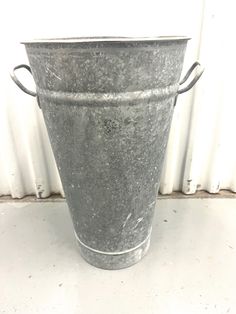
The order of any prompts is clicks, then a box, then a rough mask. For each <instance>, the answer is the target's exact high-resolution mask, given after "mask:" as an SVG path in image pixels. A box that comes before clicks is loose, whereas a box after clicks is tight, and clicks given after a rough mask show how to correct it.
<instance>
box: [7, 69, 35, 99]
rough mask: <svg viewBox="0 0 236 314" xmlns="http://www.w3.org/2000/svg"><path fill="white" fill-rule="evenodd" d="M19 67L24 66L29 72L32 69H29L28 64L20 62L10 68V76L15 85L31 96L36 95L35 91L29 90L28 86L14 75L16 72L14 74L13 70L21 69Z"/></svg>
mask: <svg viewBox="0 0 236 314" xmlns="http://www.w3.org/2000/svg"><path fill="white" fill-rule="evenodd" d="M21 68H25V69H26V70H28V71H29V72H30V73H31V74H32V71H31V68H30V66H29V65H27V64H20V65H17V66H16V67H14V69H13V70H12V73H10V75H11V78H12V80H13V81H14V82H15V83H16V85H17V86H18V87H19V88H20V89H21V90H23V92H25V93H26V94H29V95H31V96H33V97H36V96H37V93H36V92H33V91H31V90H29V89H28V88H26V87H25V86H24V85H23V84H22V83H21V82H20V81H19V80H18V78H17V77H16V74H15V71H16V70H18V69H21Z"/></svg>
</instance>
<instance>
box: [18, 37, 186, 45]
mask: <svg viewBox="0 0 236 314" xmlns="http://www.w3.org/2000/svg"><path fill="white" fill-rule="evenodd" d="M190 39H191V38H190V37H187V36H157V37H116V36H114V37H113V36H112V37H109V36H108V37H104V36H98V37H68V38H47V39H33V40H26V41H21V43H22V44H37V43H61V44H67V43H68V44H69V43H88V42H147V41H161V42H162V41H182V40H190Z"/></svg>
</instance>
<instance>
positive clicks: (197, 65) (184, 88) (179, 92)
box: [177, 61, 204, 95]
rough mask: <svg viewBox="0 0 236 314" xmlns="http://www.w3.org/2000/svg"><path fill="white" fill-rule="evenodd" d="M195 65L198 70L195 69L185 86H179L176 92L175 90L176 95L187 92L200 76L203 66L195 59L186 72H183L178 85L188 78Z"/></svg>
mask: <svg viewBox="0 0 236 314" xmlns="http://www.w3.org/2000/svg"><path fill="white" fill-rule="evenodd" d="M196 67H199V70H198V71H197V73H196V75H195V77H194V78H193V79H192V80H191V81H190V83H189V84H188V85H187V86H185V87H183V88H180V89H179V90H178V92H177V94H178V95H180V94H183V93H185V92H187V91H188V90H190V89H191V88H192V87H193V86H194V85H195V84H196V83H197V81H198V80H199V79H200V77H201V76H202V73H203V72H204V68H203V67H202V66H201V64H200V63H199V62H198V61H196V62H194V64H193V65H192V66H191V68H190V69H189V70H188V72H187V73H186V74H185V76H184V77H183V78H182V80H181V81H180V82H179V85H182V84H184V83H185V82H186V81H187V79H188V78H189V76H190V75H191V74H192V72H193V70H194V69H195V68H196Z"/></svg>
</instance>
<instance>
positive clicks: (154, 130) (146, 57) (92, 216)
mask: <svg viewBox="0 0 236 314" xmlns="http://www.w3.org/2000/svg"><path fill="white" fill-rule="evenodd" d="M187 41H188V38H186V37H156V38H71V39H69V38H68V39H50V40H35V41H29V42H24V44H25V47H26V51H27V54H28V58H29V63H30V67H29V66H28V65H19V66H17V67H15V68H14V70H13V73H12V75H11V76H12V78H13V80H14V81H15V82H16V84H17V85H18V86H19V87H20V88H21V89H22V90H23V91H24V92H26V93H28V94H30V95H31V96H37V99H38V104H39V106H40V108H41V109H42V112H43V116H44V120H45V123H46V127H47V130H48V134H49V137H50V141H51V145H52V149H53V152H54V155H55V159H56V162H57V166H58V169H59V173H60V177H61V180H62V184H63V188H64V191H65V195H66V200H67V203H68V205H69V208H70V212H71V216H72V219H73V224H74V230H75V235H76V239H77V242H78V245H79V247H80V251H81V254H82V256H83V257H84V258H85V260H86V261H88V262H89V263H90V264H92V265H94V266H97V267H100V268H104V269H119V268H124V267H128V266H130V265H133V264H134V263H136V262H138V261H139V260H140V259H141V258H142V257H143V256H144V254H145V253H146V252H147V250H148V247H149V243H150V235H151V226H152V219H153V213H154V209H155V204H156V197H157V191H158V187H159V181H160V175H161V169H162V164H163V159H164V155H165V150H166V145H167V140H168V134H169V129H170V125H171V119H172V115H173V109H174V105H175V102H176V99H177V96H178V94H181V93H183V92H185V91H187V90H188V89H190V88H191V87H192V86H193V85H194V84H195V83H196V81H197V80H198V79H199V77H200V76H201V74H202V72H203V70H200V71H199V72H198V73H197V74H196V76H195V77H194V78H193V80H192V81H191V82H190V83H189V84H188V86H186V87H183V88H182V87H181V86H180V85H182V84H183V83H184V82H185V81H187V80H188V78H189V76H190V74H191V73H192V71H193V70H194V68H195V67H197V66H199V63H198V62H195V63H194V64H193V66H192V67H191V68H190V70H189V71H188V73H187V74H186V75H185V77H184V78H183V80H182V81H181V82H180V75H181V71H182V66H183V60H184V54H185V50H186V45H187ZM22 67H24V68H26V69H27V70H28V71H30V72H31V71H32V75H33V78H34V80H35V83H36V92H33V91H30V90H28V89H27V88H26V87H24V86H23V85H22V83H21V82H19V80H18V79H17V77H16V75H15V70H17V69H19V68H22Z"/></svg>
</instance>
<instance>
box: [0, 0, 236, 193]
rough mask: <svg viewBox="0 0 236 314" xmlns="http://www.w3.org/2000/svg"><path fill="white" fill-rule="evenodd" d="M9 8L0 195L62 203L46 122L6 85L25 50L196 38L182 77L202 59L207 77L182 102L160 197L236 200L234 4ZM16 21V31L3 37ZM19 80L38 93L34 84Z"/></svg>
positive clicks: (1, 75) (32, 4)
mask: <svg viewBox="0 0 236 314" xmlns="http://www.w3.org/2000/svg"><path fill="white" fill-rule="evenodd" d="M12 7H13V4H12V3H11V1H9V2H7V3H6V10H7V11H6V13H5V14H2V19H1V22H0V23H2V25H0V26H1V27H0V29H1V34H0V35H1V38H2V42H3V43H4V45H3V46H2V49H1V53H2V55H1V58H0V66H1V67H0V68H1V72H0V86H1V93H0V143H1V147H0V174H1V175H0V195H8V194H10V195H12V197H18V198H20V197H23V196H24V195H28V194H35V195H37V197H47V196H49V195H50V194H51V193H61V194H63V189H62V186H61V181H60V178H59V175H58V171H57V168H56V165H55V161H54V157H53V154H52V150H51V146H50V143H49V139H48V135H47V131H46V128H45V125H44V121H43V117H42V112H41V110H40V109H39V108H38V106H37V103H36V101H35V99H33V98H32V97H30V96H28V95H26V94H24V93H22V92H21V91H20V90H19V89H18V88H17V87H16V86H15V85H14V84H13V83H12V82H11V80H10V78H9V75H8V71H9V69H10V68H12V67H13V66H14V65H17V64H20V63H27V57H26V54H25V51H24V47H23V46H19V45H18V41H19V40H21V39H25V38H37V37H41V38H42V37H63V36H98V35H107V36H109V35H111V36H112V35H113V36H114V35H116V36H155V35H188V36H190V37H192V38H193V39H192V40H191V41H190V42H189V45H188V49H187V54H186V58H185V63H184V70H183V72H186V71H187V69H188V68H189V67H190V65H191V64H192V63H193V62H194V61H195V60H197V59H199V60H200V61H201V63H202V64H204V66H205V73H204V74H203V76H202V78H201V80H200V81H199V82H198V83H197V86H196V88H195V89H194V90H193V91H191V92H189V93H187V94H183V95H180V96H179V98H178V102H177V106H176V108H175V112H174V117H173V123H172V128H171V131H170V138H169V143H168V148H167V154H166V158H165V165H164V169H163V173H162V180H161V185H160V191H161V193H163V194H169V193H171V192H172V191H176V190H182V191H183V192H184V193H187V194H191V193H195V192H196V190H199V189H204V190H207V191H209V192H211V193H216V192H218V191H219V189H230V190H232V191H235V192H236V145H234V134H235V133H236V123H235V117H236V104H235V96H234V89H235V86H234V85H235V83H234V82H235V80H234V73H235V69H236V64H235V61H234V60H235V55H236V53H235V52H236V51H235V48H234V47H233V44H231V43H232V41H233V40H232V38H234V30H235V28H236V27H233V23H234V24H235V22H234V20H235V18H234V16H233V12H234V9H233V5H232V8H230V3H227V6H225V4H224V3H222V2H221V1H213V0H206V1H204V0H201V1H193V0H192V1H189V0H179V1H172V0H167V1H161V2H158V1H155V0H147V1H125V0H121V1H119V2H117V3H112V5H111V2H110V1H108V0H101V1H90V0H88V1H84V2H80V1H79V2H78V1H73V0H68V1H66V2H63V1H62V2H58V1H55V0H52V1H46V0H42V1H41V2H39V1H29V0H22V1H20V2H14V10H12ZM26 8H27V9H26ZM35 8H37V10H35ZM55 8H56V9H55ZM231 12H232V13H231ZM230 13H231V16H230ZM9 16H11V21H14V27H11V28H9V29H8V30H7V32H6V31H5V29H6V25H8V24H9ZM228 20H229V21H230V25H228V24H227V21H228ZM18 73H19V77H20V78H21V80H23V81H24V83H25V85H27V86H29V87H30V88H32V89H33V88H34V86H33V84H32V79H31V77H30V76H29V75H26V74H25V73H24V74H22V72H20V71H19V72H18Z"/></svg>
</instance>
